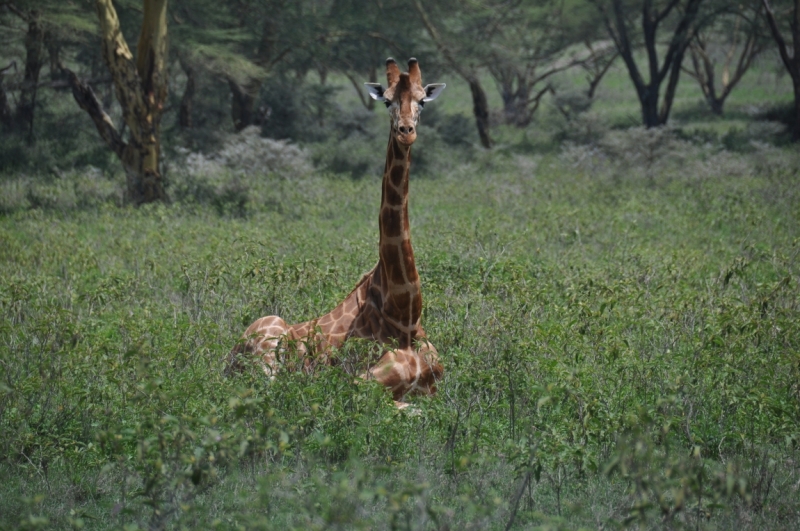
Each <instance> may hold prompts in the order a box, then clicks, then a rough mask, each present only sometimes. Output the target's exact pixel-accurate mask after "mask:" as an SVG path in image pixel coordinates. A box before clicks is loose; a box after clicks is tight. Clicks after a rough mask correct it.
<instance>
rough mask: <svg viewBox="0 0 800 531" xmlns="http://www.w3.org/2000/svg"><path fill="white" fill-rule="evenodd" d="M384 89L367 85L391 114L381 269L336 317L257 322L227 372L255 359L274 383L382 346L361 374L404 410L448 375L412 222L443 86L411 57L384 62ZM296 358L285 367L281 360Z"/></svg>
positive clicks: (372, 273) (233, 353)
mask: <svg viewBox="0 0 800 531" xmlns="http://www.w3.org/2000/svg"><path fill="white" fill-rule="evenodd" d="M386 81H387V86H386V88H384V87H382V86H381V85H379V84H377V83H366V85H367V89H368V90H369V93H370V96H371V97H372V98H373V99H376V100H379V101H382V102H384V103H385V104H386V108H387V109H388V110H389V114H390V116H391V128H390V131H389V145H388V147H387V150H386V165H385V168H384V172H383V182H382V193H381V208H380V214H379V217H378V224H379V227H380V237H379V243H378V251H379V253H378V254H379V258H378V263H377V265H376V266H375V267H374V268H373V269H372V270H371V271H369V272H368V273H366V274H365V275H364V276H363V277H362V278H361V280H360V281H359V282H358V283H357V284H356V286H355V288H354V289H353V291H351V292H350V294H349V295H347V297H345V299H344V300H343V301H342V302H341V303H340V304H339V305H338V306H336V308H334V309H333V310H332V311H331V312H329V313H327V314H325V315H323V316H321V317H318V318H316V319H312V320H310V321H306V322H303V323H298V324H294V325H287V324H286V322H285V321H284V320H283V319H281V318H280V317H278V316H276V315H270V316H267V317H262V318H260V319H258V320H256V321H255V322H254V323H253V324H251V325H250V326H249V327H248V328H247V330H246V331H245V332H244V334H243V336H242V339H241V341H239V342H238V343H237V344H236V346H235V347H234V348H233V350H232V351H231V353H230V354H229V356H228V360H227V361H228V367H227V369H226V370H227V372H230V371H231V370H237V369H240V368H241V367H242V361H243V360H242V357H243V356H254V357H255V358H256V359H257V360H258V361H259V362H260V363H261V364H262V367H263V369H264V372H265V373H266V374H267V375H268V376H269V377H270V378H274V377H275V373H276V371H277V370H278V367H279V366H283V367H287V366H298V365H299V366H300V368H302V369H303V370H311V369H312V368H313V366H314V365H316V364H318V363H322V364H331V363H335V362H336V360H335V359H334V358H333V357H332V356H330V354H331V352H332V349H334V348H339V347H341V346H342V345H343V344H344V343H345V341H347V340H348V339H350V338H363V339H368V340H372V341H374V342H375V343H376V344H377V345H380V346H381V348H380V349H379V352H378V353H377V354H376V355H375V356H374V359H368V360H363V361H364V362H365V363H366V365H367V371H366V372H365V373H364V374H363V375H362V376H363V377H364V378H367V379H375V380H377V381H378V382H380V383H381V384H383V385H384V386H386V387H388V388H389V389H390V390H391V392H392V396H393V398H394V400H395V404H396V405H397V406H398V407H400V408H402V407H404V406H405V403H404V402H402V400H403V398H404V397H405V396H406V395H409V394H423V395H432V394H434V393H435V392H436V384H437V382H438V380H439V379H440V378H441V377H442V374H443V372H444V369H443V368H442V365H441V363H440V362H439V356H438V353H437V351H436V348H435V347H434V346H433V345H432V344H431V343H430V341H428V338H427V336H426V334H425V330H424V329H423V328H422V325H421V323H420V318H421V316H422V291H421V289H420V279H419V274H418V273H417V268H416V264H415V262H414V250H413V248H412V247H411V232H410V228H409V222H408V176H409V167H410V164H411V145H412V144H413V143H414V141H415V140H416V138H417V124H418V123H419V115H420V112H421V110H422V108H423V106H424V105H425V103H427V102H429V101H433V100H434V99H436V98H437V97H438V96H439V94H441V92H442V90H444V88H445V84H444V83H434V84H431V85H427V86H425V87H423V86H422V74H421V72H420V68H419V62H418V61H417V60H416V59H413V58H412V59H409V61H408V72H401V71H400V68H399V67H398V66H397V63H396V62H395V60H394V59H392V58H389V59H387V60H386ZM289 357H291V358H293V359H292V360H286V361H288V363H281V358H284V359H286V358H289Z"/></svg>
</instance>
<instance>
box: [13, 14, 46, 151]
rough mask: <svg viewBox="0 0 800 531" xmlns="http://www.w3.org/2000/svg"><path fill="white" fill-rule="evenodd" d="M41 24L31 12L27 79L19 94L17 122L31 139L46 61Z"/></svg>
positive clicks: (26, 53)
mask: <svg viewBox="0 0 800 531" xmlns="http://www.w3.org/2000/svg"><path fill="white" fill-rule="evenodd" d="M39 22H40V21H39V14H38V13H37V12H36V11H33V12H31V14H30V18H29V19H28V33H27V34H26V35H25V79H24V81H23V84H22V88H21V89H20V92H19V102H18V103H17V116H16V120H15V121H16V124H17V128H18V129H19V130H20V131H24V130H26V129H27V130H28V137H29V138H30V139H32V138H33V116H34V111H35V107H36V92H37V85H38V83H39V72H40V71H41V69H42V64H43V59H44V53H43V52H44V31H42V27H41V25H40V23H39Z"/></svg>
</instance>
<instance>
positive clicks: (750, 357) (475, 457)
mask: <svg viewBox="0 0 800 531" xmlns="http://www.w3.org/2000/svg"><path fill="white" fill-rule="evenodd" d="M652 134H653V135H661V136H658V137H656V136H652V137H651V136H648V135H651V133H648V132H645V131H641V130H639V131H634V132H627V133H626V132H620V133H614V132H611V133H607V134H606V133H604V135H603V136H602V138H601V139H600V140H598V141H596V142H593V143H591V144H575V143H573V144H569V145H567V147H565V148H564V149H563V150H561V151H560V152H559V153H557V154H554V155H547V156H530V155H521V154H518V153H515V152H516V151H519V150H508V151H507V152H505V154H504V150H502V149H501V150H500V152H499V154H498V153H495V154H483V153H480V152H478V153H475V154H474V155H473V156H472V157H470V158H469V159H466V160H465V159H464V158H461V157H460V155H458V152H455V155H453V154H449V153H450V150H448V149H445V148H442V149H441V150H440V151H434V152H433V153H435V155H436V160H437V162H436V164H438V165H439V166H434V167H437V168H439V169H438V170H437V171H436V172H430V173H429V175H428V176H427V177H425V178H415V175H412V182H411V200H410V207H411V220H412V234H413V242H414V248H415V251H416V254H417V261H418V264H419V268H420V274H421V277H422V282H423V293H424V297H425V303H424V304H425V307H424V317H423V321H424V326H425V328H426V330H427V331H428V334H429V336H430V338H431V340H432V341H433V342H434V344H435V345H436V347H437V348H438V349H439V352H440V353H441V356H442V361H443V364H444V366H445V371H446V372H445V377H444V380H443V381H442V382H441V385H440V386H439V388H440V391H439V394H438V395H437V396H435V397H433V398H422V399H418V400H415V401H414V403H413V406H414V407H413V409H412V410H411V411H412V413H410V414H409V413H407V412H399V411H396V410H395V409H394V407H393V406H392V403H391V399H390V396H389V395H388V394H387V393H386V392H385V391H384V390H383V389H381V388H379V387H378V386H376V385H373V384H372V383H369V382H363V381H360V380H358V379H357V378H356V377H355V375H354V374H351V373H349V372H348V371H347V370H346V365H343V366H340V367H337V368H327V369H320V370H318V371H316V372H315V373H313V374H298V373H290V372H282V373H281V374H280V375H279V377H278V378H277V379H276V380H275V381H274V382H272V383H270V382H268V381H266V380H265V379H264V378H263V373H260V371H259V370H257V369H254V370H252V371H245V373H244V374H242V375H240V376H235V377H231V378H224V377H223V375H222V370H221V369H222V360H223V358H224V355H225V354H226V353H227V352H228V351H229V349H230V348H231V346H232V345H233V344H234V342H235V341H236V339H237V338H238V336H239V334H241V332H242V330H243V329H244V327H245V326H246V325H247V324H249V323H250V322H251V321H252V320H253V319H255V318H256V317H258V316H261V315H267V314H279V315H281V316H283V317H284V318H285V319H286V320H287V321H288V322H296V321H300V320H304V319H308V318H311V317H314V316H318V315H321V314H322V313H324V312H326V311H329V310H330V309H331V308H333V306H334V305H335V304H337V303H338V301H339V300H341V298H342V297H343V296H344V295H346V293H347V292H348V291H349V290H350V289H351V288H352V285H353V283H354V282H356V281H357V280H358V278H360V274H361V273H363V272H364V271H365V270H367V269H368V268H370V267H371V266H372V265H374V263H375V261H376V260H377V245H376V244H377V230H378V229H377V208H378V204H379V201H380V191H379V189H380V184H379V181H378V180H377V176H373V177H364V178H362V179H359V180H353V179H351V178H349V177H341V176H336V175H326V174H322V173H320V172H317V171H310V170H308V171H303V172H300V171H296V169H292V170H291V171H288V173H287V172H283V171H282V170H281V169H280V167H276V168H273V169H272V170H271V172H270V173H261V172H259V171H258V170H257V169H254V168H251V167H248V168H244V169H237V168H235V167H228V166H225V164H224V163H223V162H224V161H222V159H220V158H217V159H214V160H215V161H216V162H214V164H219V165H220V169H219V171H216V170H215V171H214V172H212V173H213V175H210V176H209V177H208V179H213V180H209V181H207V182H208V183H211V184H209V185H208V186H206V187H205V188H202V189H201V188H195V189H192V190H194V191H191V190H190V189H189V188H185V189H184V190H189V191H188V192H186V193H185V194H184V196H182V197H180V198H178V199H177V200H176V202H175V203H174V204H172V205H170V206H165V205H155V206H146V207H143V208H140V209H130V208H125V207H122V208H120V207H118V206H115V202H116V199H115V197H116V196H115V195H114V194H110V195H108V197H107V198H104V197H105V196H103V195H102V194H97V195H96V196H95V197H96V199H95V203H92V204H91V205H89V204H87V205H83V206H82V205H79V204H77V203H75V204H73V203H64V202H58V201H55V202H51V203H41V204H36V205H34V204H25V205H22V206H20V205H19V204H17V203H13V201H11V200H10V199H8V201H9V204H12V205H14V204H16V205H17V206H16V207H14V208H8V209H6V213H5V214H4V217H3V218H2V219H0V240H1V241H2V245H0V271H2V273H1V274H0V279H2V280H1V281H0V312H2V316H3V317H2V320H0V322H2V325H0V326H2V334H0V338H2V342H1V343H0V360H2V363H0V448H2V453H1V454H0V455H2V459H1V460H0V475H2V477H4V478H6V480H5V481H4V482H3V485H2V486H0V500H2V501H0V525H2V526H3V527H8V528H15V527H29V528H37V527H39V528H66V527H70V526H72V527H76V528H81V527H83V528H97V529H102V528H108V527H126V528H128V529H133V528H137V527H138V528H151V529H162V528H170V529H172V528H182V527H211V526H219V527H222V528H233V527H237V528H252V529H257V528H277V529H286V528H298V529H307V528H319V529H321V528H341V529H350V528H358V527H360V528H393V529H395V528H398V529H399V528H403V529H405V528H408V529H411V528H414V529H427V528H436V529H446V528H455V527H457V526H458V527H465V528H475V529H484V528H498V529H500V528H502V529H505V528H508V527H514V528H531V527H545V528H558V527H563V528H570V529H574V528H578V527H591V528H594V527H599V526H612V525H620V526H634V527H635V526H640V527H643V528H661V527H663V528H675V527H692V528H731V527H736V528H741V529H747V528H752V529H755V528H763V527H769V528H774V529H778V528H785V529H790V528H794V527H796V526H797V524H798V520H799V519H800V505H798V502H797V500H798V499H800V498H798V496H797V489H798V485H799V484H800V468H799V467H798V460H797V459H798V454H797V443H798V442H800V431H798V428H797V426H798V425H800V424H798V421H800V387H798V382H800V358H799V357H798V354H797V353H798V352H800V329H799V328H798V325H797V323H798V322H800V319H798V317H800V316H799V315H798V308H799V307H798V303H799V302H800V301H799V300H798V293H799V292H800V291H798V289H797V283H798V274H799V273H800V271H798V262H797V256H798V236H799V234H800V232H799V231H798V223H800V218H798V215H797V213H798V212H800V208H798V207H799V206H800V204H799V203H798V199H799V198H798V195H797V189H798V173H797V168H798V167H800V166H798V160H797V155H796V154H795V153H793V152H791V151H788V150H784V149H780V148H774V147H768V146H766V145H761V144H755V145H752V146H751V149H749V152H747V153H743V152H731V151H728V150H726V149H724V146H722V145H720V144H707V145H705V146H699V145H697V144H695V143H691V142H689V141H687V140H682V139H681V137H680V135H677V134H675V132H674V131H673V132H670V131H661V132H655V133H652ZM421 135H422V133H421ZM424 141H425V138H424V137H423V138H421V140H420V142H424ZM268 148H269V149H272V147H269V146H268ZM259 149H261V147H259ZM264 149H267V148H264ZM374 155H375V156H376V157H380V156H382V150H381V151H376V152H375V154H374ZM294 156H296V157H302V156H305V155H300V154H299V152H297V153H295V155H294ZM448 157H450V158H448ZM295 162H297V161H295ZM295 162H292V164H295ZM207 163H208V164H211V162H207ZM204 164H206V163H204ZM281 167H284V166H281ZM287 167H290V168H295V167H294V166H291V165H290V166H287ZM304 167H305V166H304ZM186 171H188V170H186ZM172 172H173V173H172V174H171V176H172V177H171V178H172V179H173V183H174V186H176V189H177V187H179V186H182V185H181V184H180V183H183V182H185V183H187V184H186V186H188V185H190V184H191V183H193V182H204V181H202V180H200V181H195V180H193V178H194V177H196V176H193V175H189V174H181V173H180V171H179V169H175V170H172ZM412 172H413V170H412ZM182 175H183V176H182ZM76 178H77V177H76ZM100 178H101V177H96V179H100ZM70 179H73V177H69V176H66V177H63V178H61V180H59V181H54V182H57V183H58V182H61V183H63V182H72V181H71V180H70ZM181 179H185V181H181ZM97 182H101V181H97ZM73 190H75V188H73ZM231 190H233V192H231ZM72 193H74V192H72ZM231 193H233V194H234V195H233V196H232V197H234V199H232V200H228V199H225V197H227V196H226V195H225V194H231ZM78 195H80V194H78ZM55 197H57V198H60V197H62V195H59V194H56V195H55ZM76 197H77V196H76ZM26 198H27V199H25V200H26V201H30V199H29V196H26ZM59 201H60V200H59ZM226 201H227V202H226ZM365 349H369V345H364V344H361V343H353V344H351V345H348V346H346V348H345V350H343V351H342V352H340V353H339V355H341V356H358V355H359V353H360V352H363V351H364V350H365Z"/></svg>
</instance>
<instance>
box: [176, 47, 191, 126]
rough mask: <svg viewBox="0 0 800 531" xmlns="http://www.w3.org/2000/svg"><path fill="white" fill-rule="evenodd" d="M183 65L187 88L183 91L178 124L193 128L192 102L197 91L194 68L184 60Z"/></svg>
mask: <svg viewBox="0 0 800 531" xmlns="http://www.w3.org/2000/svg"><path fill="white" fill-rule="evenodd" d="M181 66H182V67H183V71H184V72H185V73H186V88H185V89H184V91H183V96H182V97H181V105H180V108H179V109H178V125H179V126H180V128H181V129H191V128H192V102H193V98H194V92H195V81H194V68H192V67H191V66H190V65H188V64H187V63H184V62H183V61H181Z"/></svg>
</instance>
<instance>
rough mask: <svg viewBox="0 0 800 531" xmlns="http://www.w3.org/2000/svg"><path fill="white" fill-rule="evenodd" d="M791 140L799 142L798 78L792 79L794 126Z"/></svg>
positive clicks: (799, 87) (799, 95)
mask: <svg viewBox="0 0 800 531" xmlns="http://www.w3.org/2000/svg"><path fill="white" fill-rule="evenodd" d="M792 140H794V141H795V142H798V141H800V76H798V77H797V78H795V79H794V125H793V127H792Z"/></svg>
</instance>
